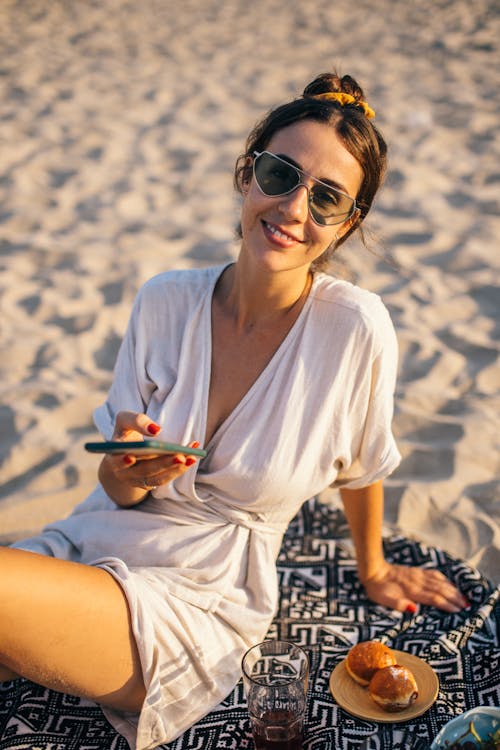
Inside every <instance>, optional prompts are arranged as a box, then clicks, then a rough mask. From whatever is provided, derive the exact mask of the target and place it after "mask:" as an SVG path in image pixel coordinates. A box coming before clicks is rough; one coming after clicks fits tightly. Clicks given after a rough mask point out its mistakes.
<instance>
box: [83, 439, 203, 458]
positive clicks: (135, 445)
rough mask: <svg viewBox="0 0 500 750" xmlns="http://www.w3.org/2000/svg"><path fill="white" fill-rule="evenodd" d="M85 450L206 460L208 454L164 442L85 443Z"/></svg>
mask: <svg viewBox="0 0 500 750" xmlns="http://www.w3.org/2000/svg"><path fill="white" fill-rule="evenodd" d="M84 447H85V450H87V451H90V453H131V454H132V455H133V456H141V455H142V456H144V455H147V456H158V455H160V454H162V453H184V454H186V455H189V456H199V457H200V458H204V457H205V456H206V455H207V452H206V451H204V450H203V448H190V447H189V445H177V443H165V442H164V441H163V440H148V439H146V440H128V441H127V440H101V441H99V442H97V443H85V446H84Z"/></svg>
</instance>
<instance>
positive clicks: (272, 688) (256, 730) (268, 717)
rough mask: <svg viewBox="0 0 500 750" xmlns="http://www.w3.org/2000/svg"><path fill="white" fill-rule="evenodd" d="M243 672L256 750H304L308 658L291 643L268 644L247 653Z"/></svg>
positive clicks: (262, 644)
mask: <svg viewBox="0 0 500 750" xmlns="http://www.w3.org/2000/svg"><path fill="white" fill-rule="evenodd" d="M242 670H243V686H244V689H245V694H246V697H247V703H248V713H249V715H250V723H251V726H252V734H253V739H254V743H255V748H256V750H302V740H303V729H304V716H305V711H306V702H307V682H308V676H309V662H308V659H307V654H306V653H305V652H304V651H303V650H302V649H301V648H300V646H297V645H296V644H294V643H289V642H288V641H272V640H269V641H264V642H263V643H259V644H257V645H256V646H253V647H252V648H251V649H249V650H248V651H247V652H246V654H245V655H244V656H243V661H242Z"/></svg>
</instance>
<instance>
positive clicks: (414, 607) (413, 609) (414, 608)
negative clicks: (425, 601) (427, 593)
mask: <svg viewBox="0 0 500 750" xmlns="http://www.w3.org/2000/svg"><path fill="white" fill-rule="evenodd" d="M417 609H418V607H417V605H416V604H413V603H412V602H410V604H407V605H406V610H405V612H408V614H410V615H414V614H415V612H416V611H417Z"/></svg>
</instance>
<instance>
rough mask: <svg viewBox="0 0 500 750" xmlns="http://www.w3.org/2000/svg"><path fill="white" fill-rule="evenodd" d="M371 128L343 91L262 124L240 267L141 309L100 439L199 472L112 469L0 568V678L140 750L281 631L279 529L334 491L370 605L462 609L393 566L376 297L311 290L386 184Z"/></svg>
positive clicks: (389, 450) (165, 735) (441, 590)
mask: <svg viewBox="0 0 500 750" xmlns="http://www.w3.org/2000/svg"><path fill="white" fill-rule="evenodd" d="M372 118H373V111H372V110H371V109H370V107H369V106H368V105H367V104H366V102H365V101H364V96H363V92H362V90H361V89H360V88H359V86H358V85H357V83H356V82H355V81H354V80H353V79H352V78H350V77H349V76H344V77H343V78H342V79H340V78H338V77H337V76H336V75H323V76H320V77H319V78H317V79H315V81H313V83H312V84H310V85H309V86H308V87H307V88H306V90H305V92H304V95H303V96H302V97H300V98H299V99H297V100H294V101H292V102H289V103H288V104H285V105H283V106H281V107H278V108H277V109H276V110H274V111H272V112H271V113H269V114H268V115H267V116H266V117H265V118H264V120H263V121H262V122H261V123H260V124H259V125H257V126H256V128H255V129H254V130H253V132H252V133H251V135H250V137H249V139H248V142H247V144H246V149H245V152H244V154H243V155H242V156H241V157H240V158H239V160H238V162H237V165H236V171H235V182H236V186H237V189H238V190H239V191H240V193H241V195H242V213H241V248H240V253H239V256H238V260H237V262H236V263H233V264H228V265H226V266H224V267H217V268H209V269H201V270H192V271H176V272H170V273H165V274H160V275H159V276H157V277H155V278H154V279H152V280H151V281H150V282H148V283H147V284H146V285H145V286H144V287H143V289H142V290H141V291H140V293H139V295H138V297H137V300H136V302H135V305H134V309H133V312H132V317H131V320H130V324H129V328H128V331H127V334H126V336H125V338H124V341H123V344H122V347H121V350H120V354H119V357H118V361H117V366H116V371H115V379H114V382H113V385H112V388H111V390H110V393H109V396H108V399H107V401H106V403H105V404H104V405H103V406H102V407H100V408H99V409H97V410H96V413H95V420H96V424H97V426H98V428H99V429H100V430H101V432H102V433H103V435H104V436H105V437H106V438H109V437H114V438H115V439H118V440H124V441H128V440H137V439H142V438H143V437H146V436H151V435H155V436H158V437H160V438H163V439H165V440H171V441H172V440H173V441H175V442H178V443H184V444H187V445H190V446H191V447H195V446H196V445H197V444H198V442H202V443H203V445H204V447H205V449H206V450H207V457H206V458H205V459H203V460H201V461H199V462H198V461H197V459H196V458H195V457H194V456H191V455H188V456H185V455H183V454H176V455H174V456H163V457H152V456H149V457H146V458H141V457H139V456H134V455H133V454H132V453H130V454H127V455H125V457H123V456H122V457H119V456H106V457H105V458H104V459H103V460H102V463H101V465H100V469H99V480H100V482H99V485H98V487H97V488H96V490H95V491H94V493H93V494H92V495H91V496H90V497H89V498H87V500H85V501H84V502H83V503H82V504H81V505H80V506H78V507H77V508H76V509H75V511H74V512H73V514H72V515H71V516H70V517H69V518H68V519H66V520H64V521H61V522H58V523H55V524H52V525H50V526H49V527H47V528H46V529H45V530H44V532H43V533H42V534H41V535H40V536H38V537H36V538H33V539H30V540H26V541H24V542H22V543H19V544H17V545H16V547H17V549H12V548H11V549H1V550H0V591H1V595H2V596H1V600H2V602H3V605H2V606H3V610H2V618H1V621H0V664H2V665H3V666H1V667H0V678H3V679H8V678H11V677H12V676H15V675H23V676H25V677H27V678H29V679H31V680H34V681H35V682H39V683H41V684H43V685H47V686H49V687H52V688H55V689H57V690H61V691H64V692H68V693H74V694H77V695H82V696H86V697H89V698H91V699H93V700H96V701H98V702H100V703H101V704H102V705H103V707H104V710H105V713H106V715H107V716H108V718H109V719H110V721H111V722H112V723H113V724H114V726H115V727H116V728H117V730H118V731H120V732H121V733H122V734H123V735H124V736H125V737H126V738H127V739H128V740H129V742H130V744H131V746H135V747H137V748H139V749H140V750H143V749H145V748H152V747H155V746H157V745H159V744H161V743H164V742H168V741H170V740H172V739H174V738H175V737H176V736H178V735H179V734H181V733H182V732H183V731H184V730H186V729H187V728H188V727H189V726H190V725H192V724H193V723H195V722H196V721H197V720H198V719H199V718H201V716H203V715H204V714H205V713H207V712H208V711H209V710H210V709H211V708H212V707H213V706H215V705H216V704H217V703H218V702H220V700H222V699H223V698H224V697H225V696H226V695H227V694H228V693H229V692H230V691H231V689H232V688H233V686H234V684H235V683H236V681H237V680H238V678H239V674H240V658H241V655H242V653H243V652H244V651H245V649H246V648H247V647H249V646H250V645H252V644H253V643H255V642H258V641H260V640H262V639H263V638H264V637H265V634H266V632H267V629H268V627H269V625H270V622H271V620H272V617H273V614H274V612H275V607H276V602H277V587H276V575H275V560H276V556H277V554H278V551H279V549H280V544H281V539H282V535H283V533H284V531H285V529H286V527H287V524H288V523H289V521H290V519H291V518H292V517H293V516H294V515H295V514H296V512H297V511H298V509H299V507H300V505H301V504H302V503H303V502H304V501H305V500H306V499H307V498H309V497H311V496H313V495H314V494H316V493H317V492H319V491H321V490H323V489H324V488H326V487H327V486H329V485H334V486H337V487H339V488H341V496H342V500H343V503H344V507H345V512H346V515H347V519H348V521H349V525H350V528H351V532H352V536H353V540H354V544H355V548H356V553H357V561H358V571H359V576H360V580H361V581H362V583H363V584H364V586H365V587H366V591H367V593H368V595H369V596H370V598H371V599H372V600H373V601H375V602H378V603H379V604H382V605H385V606H387V607H391V608H395V609H398V610H401V611H405V610H408V611H415V610H416V608H417V604H418V603H423V604H428V605H434V606H436V607H441V608H442V609H445V610H448V611H457V610H458V609H460V608H461V607H464V606H466V604H467V603H466V601H465V599H464V598H463V596H462V595H461V594H460V592H459V591H458V590H457V589H456V588H455V587H454V586H453V585H452V584H451V583H450V582H449V581H447V579H446V578H444V576H442V575H441V574H440V573H439V572H437V571H431V570H423V569H418V568H410V567H405V568H401V567H400V566H395V565H390V564H389V563H387V562H386V561H385V560H384V557H383V552H382V538H381V527H382V506H383V490H382V480H383V479H384V477H386V476H387V475H388V474H389V473H390V472H391V471H393V470H394V468H395V467H396V466H397V464H398V462H399V460H400V456H399V453H398V451H397V448H396V446H395V442H394V438H393V436H392V432H391V419H392V409H393V392H394V382H395V373H396V358H397V352H396V340H395V334H394V330H393V327H392V324H391V322H390V319H389V316H388V314H387V311H386V310H385V308H384V306H383V304H382V303H381V301H380V299H379V298H378V297H377V296H376V295H374V294H371V293H369V292H366V291H364V290H361V289H359V288H357V287H355V286H353V285H350V284H348V283H346V282H342V281H338V280H336V279H334V278H332V277H330V276H327V275H326V274H324V273H322V272H321V271H320V270H319V269H320V268H321V267H322V265H323V264H324V263H325V262H326V261H327V259H328V257H329V255H331V253H332V252H333V251H334V250H335V248H336V247H338V246H339V245H340V244H341V243H342V242H344V241H345V240H346V239H347V237H348V236H349V235H350V234H351V233H352V232H353V231H355V230H356V229H358V228H360V226H361V223H362V221H363V219H364V218H365V216H366V214H367V213H368V211H369V209H370V206H371V204H372V201H373V198H374V196H375V193H376V191H377V189H378V187H379V185H380V183H381V181H382V178H383V174H384V170H385V159H386V146H385V143H384V141H383V139H382V137H381V135H380V133H379V132H378V131H377V129H376V128H375V127H374V125H373V124H372ZM61 612H64V613H65V614H64V616H61Z"/></svg>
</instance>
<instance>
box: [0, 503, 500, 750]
mask: <svg viewBox="0 0 500 750" xmlns="http://www.w3.org/2000/svg"><path fill="white" fill-rule="evenodd" d="M385 552H386V556H387V558H388V559H389V560H391V561H393V562H397V563H402V564H413V565H423V566H436V567H438V568H439V569H440V570H442V571H443V572H444V573H445V574H446V575H447V576H449V577H450V578H451V579H452V580H453V581H454V582H456V583H457V584H458V585H459V586H460V588H461V590H462V591H463V592H464V593H465V595H466V596H467V597H468V599H469V600H470V601H471V603H472V607H471V608H470V609H469V610H467V611H464V612H461V613H458V614H447V613H444V612H440V611H437V610H433V609H428V608H425V607H424V608H422V609H421V610H420V611H419V613H418V614H416V615H400V614H398V613H394V612H390V611H387V610H386V609H384V608H382V607H379V606H377V605H375V604H373V603H371V602H369V601H368V600H367V599H366V596H365V594H364V591H363V588H362V586H361V585H360V583H359V581H358V578H357V574H356V567H355V561H354V559H353V555H352V552H351V545H350V544H349V539H348V528H347V525H346V522H345V518H344V516H343V514H342V513H341V511H340V510H338V509H336V508H332V507H330V506H327V505H324V504H321V503H319V502H318V501H317V500H315V499H314V500H311V501H309V502H308V503H306V504H305V505H304V506H303V508H302V510H301V511H300V513H299V514H298V515H297V516H296V518H295V519H294V520H293V521H292V523H291V525H290V527H289V529H288V532H287V534H286V536H285V538H284V540H283V545H282V548H281V553H280V556H279V559H278V575H279V579H280V586H281V598H280V605H279V611H278V613H277V615H276V618H275V620H274V622H273V625H272V627H271V630H270V632H269V637H271V638H280V639H284V640H290V641H294V642H296V643H299V644H301V645H303V646H304V647H305V648H306V650H307V652H308V654H309V657H310V667H311V679H310V688H309V700H308V714H307V724H306V729H305V742H304V750H337V749H338V748H343V749H345V750H354V748H357V747H359V745H360V744H361V741H362V740H363V738H365V737H367V736H369V735H372V734H373V735H374V734H375V733H376V736H374V738H373V740H372V742H373V743H374V744H373V745H372V746H373V747H376V748H379V749H380V750H392V749H393V748H394V749H395V750H399V749H400V748H401V749H402V748H409V747H411V745H412V743H413V742H414V740H415V739H416V738H417V737H422V738H425V739H426V740H430V739H432V738H433V737H434V736H435V735H436V734H437V732H438V730H439V729H440V728H441V726H443V724H445V723H446V722H447V721H448V720H449V719H450V718H451V717H453V716H456V715H458V714H460V713H462V712H464V711H466V710H467V709H469V708H472V707H474V706H479V705H490V706H498V705H500V604H499V596H500V590H499V588H498V587H495V586H494V584H493V583H492V582H490V581H488V580H486V579H485V578H484V577H483V576H482V575H481V574H480V573H479V572H478V571H477V570H474V569H472V568H471V567H469V566H468V565H467V564H466V563H464V562H463V561H460V560H456V559H453V558H451V557H450V556H449V555H447V554H446V553H445V552H443V551H441V550H439V549H436V548H429V547H425V546H423V545H422V544H420V543H419V542H416V541H413V540H410V539H406V538H403V537H401V536H391V537H388V538H387V539H386V540H385ZM371 638H381V639H383V640H384V641H385V642H386V643H387V644H388V645H390V646H391V647H392V648H395V649H399V650H402V651H408V652H410V653H412V654H414V655H417V656H420V657H421V658H423V659H425V660H426V661H427V663H428V664H429V665H430V666H431V667H432V668H433V669H434V670H435V672H436V673H437V675H438V678H439V683H440V689H439V694H438V697H437V700H436V702H435V703H434V704H433V705H432V706H431V708H429V710H428V711H426V712H425V713H424V714H422V715H421V716H419V717H417V718H415V719H413V720H410V721H407V722H398V723H395V724H393V723H384V724H377V723H375V722H373V721H369V720H365V719H359V718H356V717H354V716H351V715H350V714H349V713H347V712H346V711H345V710H344V709H342V708H341V707H340V706H339V705H338V704H337V703H336V702H335V700H334V699H333V698H332V696H331V694H330V690H329V678H330V674H331V672H332V670H333V669H334V668H335V666H336V665H337V664H339V663H340V662H341V661H342V660H343V659H344V658H345V656H346V654H347V651H348V650H349V648H350V646H351V645H352V644H353V643H356V642H358V641H362V640H368V639H371ZM162 748H164V750H215V748H232V749H234V750H239V749H240V748H248V749H249V750H250V749H251V748H253V742H252V738H251V732H250V725H249V721H248V716H247V710H246V702H245V697H244V694H243V688H242V684H241V682H240V683H238V685H237V686H236V687H235V689H234V690H233V692H232V693H231V694H230V695H229V696H228V698H227V699H226V700H225V701H224V702H223V703H221V704H220V705H219V706H218V707H217V708H216V709H215V710H213V711H212V712H210V713H209V714H208V715H207V716H206V717H205V718H204V719H203V720H201V721H200V722H199V723H198V724H196V725H195V726H194V727H192V729H191V730H189V731H188V732H186V733H185V734H183V735H182V736H181V737H179V738H178V739H177V740H175V741H174V742H171V743H169V744H168V745H163V746H162ZM0 750H128V744H127V743H126V741H125V740H124V738H123V737H121V736H120V735H118V734H117V733H116V732H115V731H114V729H113V728H112V727H111V726H110V724H109V723H108V722H107V721H106V719H105V718H104V716H103V714H102V712H101V711H100V709H99V707H98V706H97V705H96V704H94V703H91V702H89V701H86V700H82V699H79V698H75V697H72V696H68V695H64V694H61V693H57V692H54V691H52V690H47V689H45V688H42V687H40V686H38V685H35V684H33V683H31V682H28V681H27V680H16V681H13V682H9V683H4V684H3V685H0Z"/></svg>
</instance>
